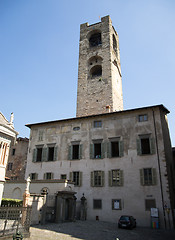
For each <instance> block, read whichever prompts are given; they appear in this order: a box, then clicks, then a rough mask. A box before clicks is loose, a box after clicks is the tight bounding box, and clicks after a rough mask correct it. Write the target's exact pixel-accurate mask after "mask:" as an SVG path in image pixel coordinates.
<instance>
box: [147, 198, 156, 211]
mask: <svg viewBox="0 0 175 240" xmlns="http://www.w3.org/2000/svg"><path fill="white" fill-rule="evenodd" d="M151 208H156V200H155V199H145V211H150V210H151Z"/></svg>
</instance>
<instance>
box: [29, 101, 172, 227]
mask: <svg viewBox="0 0 175 240" xmlns="http://www.w3.org/2000/svg"><path fill="white" fill-rule="evenodd" d="M167 113H168V110H167V109H166V108H165V107H164V106H163V105H158V106H151V107H145V108H140V109H132V110H127V111H121V112H113V113H107V114H98V115H92V116H85V117H79V118H73V119H67V120H59V121H53V122H45V123H38V124H30V125H27V126H28V127H29V128H30V129H31V133H30V139H31V140H30V143H29V153H28V159H27V168H26V177H28V175H30V176H31V179H39V180H41V179H43V180H44V179H65V178H66V179H69V180H71V181H73V182H74V183H75V191H76V192H77V199H78V200H79V199H80V198H81V197H82V194H83V193H84V194H85V197H86V199H87V218H88V219H92V220H95V219H96V218H98V219H100V220H102V221H111V222H116V221H117V219H118V218H119V217H120V216H121V215H123V214H127V215H128V214H129V215H134V217H136V219H137V223H138V225H140V226H147V227H148V226H150V208H158V209H159V220H160V226H161V227H163V228H164V227H169V219H171V226H172V215H171V213H170V214H169V215H168V212H167V211H166V208H165V205H166V207H168V208H171V200H172V196H171V192H170V190H169V189H170V188H169V180H168V177H167V174H168V172H169V166H170V163H171V161H172V156H171V142H170V138H169V131H168V126H167V121H166V117H167ZM169 150H170V151H169Z"/></svg>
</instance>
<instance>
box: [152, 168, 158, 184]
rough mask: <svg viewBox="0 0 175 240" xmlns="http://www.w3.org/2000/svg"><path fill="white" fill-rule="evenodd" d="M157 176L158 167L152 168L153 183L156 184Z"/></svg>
mask: <svg viewBox="0 0 175 240" xmlns="http://www.w3.org/2000/svg"><path fill="white" fill-rule="evenodd" d="M156 180H157V176H156V169H155V168H152V185H156V182H157V181H156Z"/></svg>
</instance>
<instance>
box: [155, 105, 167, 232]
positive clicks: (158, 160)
mask: <svg viewBox="0 0 175 240" xmlns="http://www.w3.org/2000/svg"><path fill="white" fill-rule="evenodd" d="M152 113H153V122H154V131H155V141H156V151H157V163H158V168H159V180H160V189H161V198H162V207H163V217H164V224H165V229H166V228H167V224H166V217H165V208H164V196H163V187H162V176H161V169H160V157H159V148H158V139H157V130H156V121H155V114H154V110H153V109H152Z"/></svg>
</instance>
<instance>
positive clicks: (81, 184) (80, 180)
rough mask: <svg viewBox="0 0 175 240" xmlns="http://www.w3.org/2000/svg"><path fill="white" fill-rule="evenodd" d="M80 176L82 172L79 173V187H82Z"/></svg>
mask: <svg viewBox="0 0 175 240" xmlns="http://www.w3.org/2000/svg"><path fill="white" fill-rule="evenodd" d="M82 176H83V174H82V172H79V185H78V186H79V187H80V186H82Z"/></svg>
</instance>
